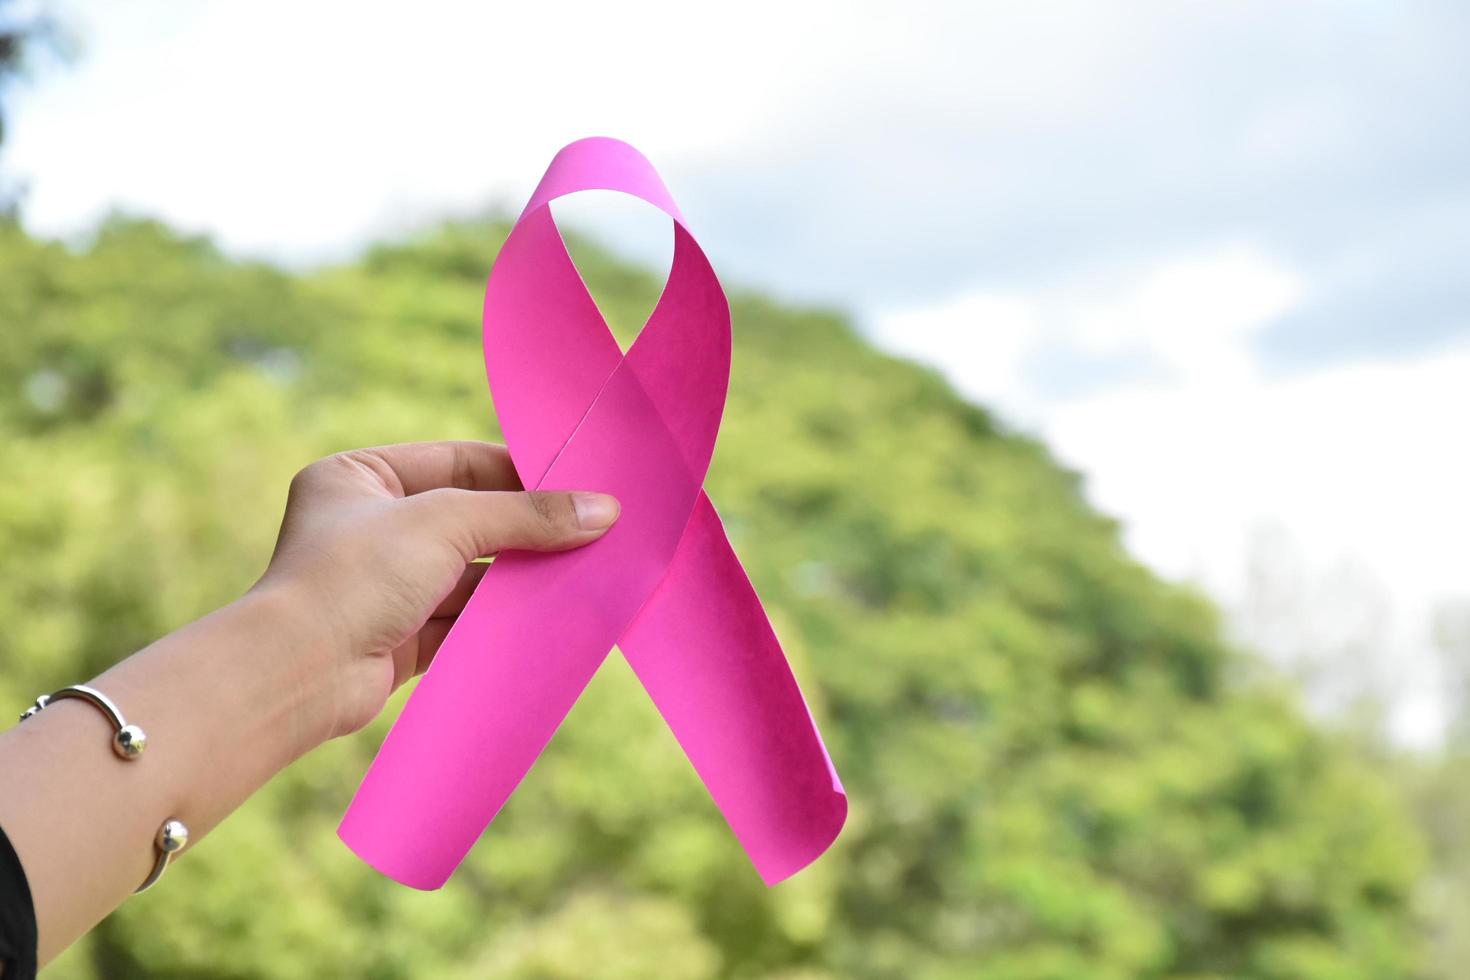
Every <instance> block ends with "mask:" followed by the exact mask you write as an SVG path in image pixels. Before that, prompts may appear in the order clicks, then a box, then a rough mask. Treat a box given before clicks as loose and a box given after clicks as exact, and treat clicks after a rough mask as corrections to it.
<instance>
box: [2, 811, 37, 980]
mask: <svg viewBox="0 0 1470 980" xmlns="http://www.w3.org/2000/svg"><path fill="white" fill-rule="evenodd" d="M0 963H3V964H4V965H5V971H4V973H3V974H0V976H3V977H4V978H5V980H33V978H34V977H35V975H36V909H35V906H34V905H32V904H31V886H30V885H29V884H28V883H27V882H26V872H25V868H22V867H21V866H20V858H19V857H17V856H16V854H15V848H13V847H11V846H10V838H9V837H6V836H5V830H4V829H3V828H0Z"/></svg>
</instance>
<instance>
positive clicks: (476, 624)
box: [338, 138, 847, 888]
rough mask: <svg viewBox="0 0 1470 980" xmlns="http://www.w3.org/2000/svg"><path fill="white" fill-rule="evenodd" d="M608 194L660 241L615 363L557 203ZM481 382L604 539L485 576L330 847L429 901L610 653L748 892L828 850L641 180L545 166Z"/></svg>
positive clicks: (511, 561) (827, 777)
mask: <svg viewBox="0 0 1470 980" xmlns="http://www.w3.org/2000/svg"><path fill="white" fill-rule="evenodd" d="M591 189H605V190H615V191H621V192H623V193H626V194H631V195H632V196H634V197H638V198H641V199H642V200H644V201H646V202H648V203H649V204H652V205H653V206H655V207H657V208H659V209H661V210H662V211H664V212H665V213H667V214H668V215H669V216H670V217H671V218H672V219H673V222H674V258H673V264H672V268H671V269H670V272H669V279H668V283H667V284H666V285H665V287H664V291H663V294H662V296H661V297H660V298H659V301H658V305H657V306H656V307H655V308H654V311H653V313H652V314H651V315H650V316H649V318H648V322H647V323H646V324H645V325H644V328H643V331H642V333H640V334H639V336H638V339H637V340H636V341H635V342H634V343H633V345H632V347H631V348H630V349H629V350H628V352H627V354H626V355H625V354H624V353H623V352H622V350H621V349H620V348H619V347H618V344H617V341H616V340H615V339H614V338H613V336H612V334H611V333H610V332H609V331H608V329H607V325H606V323H605V322H604V320H603V318H602V315H601V313H600V312H599V311H598V309H597V306H596V304H595V303H594V302H593V300H592V297H591V296H590V295H589V294H588V292H587V288H586V286H585V285H584V283H583V282H582V279H581V276H580V275H579V274H578V272H577V270H576V267H575V266H574V265H573V264H572V260H571V258H570V256H569V255H568V254H567V251H566V247H565V245H564V244H563V242H562V239H561V234H560V232H559V231H558V230H557V227H556V223H555V221H554V220H553V219H552V215H551V210H550V207H549V204H550V202H551V201H552V200H554V199H556V198H558V197H562V196H564V195H567V194H572V193H575V192H577V191H582V190H591ZM484 339H485V362H486V369H487V373H488V375H489V380H490V387H491V391H492V393H493V395H494V399H495V404H496V411H497V415H498V417H499V419H500V423H501V427H502V429H503V431H504V432H505V438H506V444H507V445H508V446H509V448H510V452H511V456H512V459H513V460H514V461H515V465H516V469H517V471H518V472H519V473H520V476H521V479H522V482H523V483H524V484H525V485H526V486H527V487H534V488H538V489H544V490H581V489H591V490H601V491H605V492H608V493H612V494H614V495H616V496H617V497H618V499H619V500H620V502H621V503H622V513H621V516H620V517H619V519H618V522H617V524H615V525H614V526H613V528H612V529H611V530H610V531H608V533H607V534H606V535H604V536H603V537H602V538H601V539H600V540H598V541H596V542H594V543H593V544H591V545H588V546H587V547H585V548H581V549H578V550H576V551H571V552H565V553H561V554H550V555H548V554H532V553H529V552H506V553H504V554H502V555H500V556H499V557H498V558H497V559H496V561H495V563H494V564H493V565H492V566H491V567H490V569H489V571H488V572H487V573H486V575H485V577H484V579H483V580H482V581H481V583H480V585H479V587H478V588H477V589H476V590H475V593H474V595H473V596H472V597H471V599H470V601H469V603H468V604H467V605H466V606H465V609H464V612H463V613H461V614H460V617H459V619H458V620H457V621H456V622H455V624H454V628H453V629H452V630H451V631H450V633H449V635H448V637H446V638H445V640H444V643H443V645H442V646H441V647H440V650H439V653H438V655H437V656H436V657H435V660H434V663H433V665H432V666H431V667H430V669H429V670H428V672H427V673H426V674H425V675H424V677H423V678H422V679H421V680H420V681H419V684H418V687H417V689H416V690H415V691H414V693H413V695H412V696H411V697H410V698H409V700H408V703H407V704H406V705H405V706H404V709H403V713H402V714H401V715H400V716H399V718H398V721H397V722H396V723H395V724H394V726H393V729H392V730H391V731H390V732H389V734H388V738H387V739H386V740H385V741H384V743H383V746H382V748H381V749H380V750H379V752H378V756H377V758H376V759H375V760H374V761H373V764H372V766H371V767H370V768H369V770H368V773H367V775H366V776H365V777H364V779H363V782H362V785H361V786H360V787H359V788H358V791H357V794H356V796H355V797H354V798H353V800H352V803H351V805H350V806H349V807H348V809H347V813H346V814H345V815H344V817H343V818H342V823H341V826H340V827H339V828H338V834H339V835H340V836H341V838H342V840H343V841H344V842H346V844H347V846H348V847H350V848H351V849H352V850H353V851H354V852H356V853H357V855H358V856H359V857H361V858H362V859H363V860H365V861H367V862H368V863H369V864H371V865H372V866H373V867H375V868H377V869H378V870H380V871H382V872H383V873H384V874H386V875H388V876H389V877H391V878H394V879H396V880H397V881H400V882H402V883H404V884H407V885H411V886H413V887H416V888H437V887H439V886H440V885H442V884H443V883H444V882H445V881H446V880H448V878H449V876H450V874H452V873H453V871H454V869H455V868H456V867H457V866H458V865H459V863H460V861H461V860H463V858H464V856H465V854H467V853H468V851H469V849H470V847H471V846H472V845H473V844H474V842H475V840H476V839H477V838H478V837H479V836H480V834H481V833H482V832H483V831H484V829H485V828H486V827H487V826H488V825H489V823H490V822H491V821H492V820H493V819H494V818H495V815H496V814H497V813H498V812H499V810H500V808H501V807H502V806H503V805H504V804H505V801H506V800H507V799H508V798H509V797H510V795H511V793H512V792H513V791H514V790H515V787H516V786H517V785H518V784H519V783H520V781H521V779H522V778H523V777H524V776H525V774H526V772H527V771H528V770H529V769H530V767H531V765H532V764H533V763H534V762H535V761H536V758H537V757H538V756H539V755H540V753H541V751H542V750H543V749H544V748H545V746H546V743H547V742H548V741H549V740H550V739H551V736H552V735H553V734H554V733H555V731H556V729H557V727H558V726H559V725H560V724H561V722H562V719H563V718H565V717H566V714H567V712H568V711H569V710H571V707H572V705H573V704H574V703H575V702H576V700H577V698H578V697H579V696H580V695H581V693H582V690H583V689H584V688H585V687H586V685H587V682H588V681H589V680H591V678H592V675H593V674H594V673H595V672H596V670H597V668H598V666H599V665H600V664H601V663H602V661H603V658H604V657H606V656H607V653H608V651H609V650H610V649H611V648H612V646H613V645H614V644H616V645H617V646H618V647H619V649H620V650H621V651H622V653H623V655H624V657H626V658H627V660H628V662H629V664H630V665H631V666H632V668H633V670H634V672H635V674H636V675H637V676H638V679H639V681H640V682H641V683H642V684H643V687H644V689H645V690H647V692H648V694H649V696H650V697H651V698H652V699H653V701H654V704H655V705H656V706H657V707H658V710H659V712H660V713H661V714H662V716H663V718H664V720H665V722H666V723H667V724H668V726H669V728H670V729H671V730H672V731H673V733H674V735H675V737H676V738H677V739H678V741H679V744H680V746H681V747H682V748H683V750H684V752H685V754H686V755H687V756H688V757H689V760H690V762H691V763H692V764H693V765H694V768H695V770H696V771H697V772H698V773H699V776H700V778H701V779H702V780H703V781H704V784H705V786H706V787H707V788H708V789H709V791H710V795H711V796H712V797H713V798H714V800H715V803H716V804H717V805H718V806H719V808H720V810H721V812H722V813H723V814H724V816H725V819H726V820H727V821H728V822H729V824H730V827H731V829H732V830H733V831H734V833H735V835H736V837H737V838H738V839H739V840H740V842H741V844H742V845H743V846H744V848H745V850H746V853H747V854H748V855H749V856H750V859H751V861H752V862H753V863H754V865H755V867H756V869H757V871H759V873H760V875H761V877H762V879H763V880H764V881H765V882H766V883H767V884H775V883H776V882H778V881H781V880H782V879H784V878H786V877H788V876H790V875H792V874H794V873H795V872H797V871H799V870H801V869H802V868H803V867H805V866H806V865H807V864H809V863H811V862H812V861H813V860H815V859H816V858H817V857H818V856H819V855H820V854H821V853H822V852H823V851H824V850H826V848H827V847H828V846H829V845H830V844H831V843H832V841H833V840H835V839H836V837H837V834H838V832H839V831H840V830H841V828H842V824H843V821H844V820H845V819H846V815H847V798H846V796H845V794H844V792H843V789H842V784H841V782H840V781H839V780H838V778H837V773H836V771H835V770H834V769H833V767H832V762H831V759H830V758H829V757H828V755H827V750H826V748H825V747H824V746H823V744H822V739H821V735H820V734H819V733H818V731H817V728H816V724H815V723H814V722H813V720H812V717H811V713H810V712H809V711H808V709H807V706H806V702H805V701H804V699H803V698H802V695H801V691H800V690H799V688H798V687H797V685H796V681H795V679H794V678H793V677H792V674H791V669H790V667H789V666H788V664H787V662H786V657H785V655H784V654H783V653H782V652H781V647H780V644H779V643H778V641H777V639H776V635H775V633H774V632H773V631H772V629H771V625H770V622H769V620H768V619H767V618H766V614H765V611H764V609H763V608H762V607H761V603H760V600H759V599H758V598H757V596H756V594H755V590H754V589H753V588H752V587H751V585H750V581H749V579H748V578H747V577H746V575H745V572H744V570H743V569H742V568H741V567H740V562H739V560H738V559H737V558H736V557H735V553H734V551H733V550H732V549H731V547H730V544H729V541H728V540H727V539H726V537H725V532H724V527H723V525H722V524H721V523H720V519H719V516H718V515H717V514H716V513H715V509H714V506H713V505H712V504H711V503H710V501H709V498H708V497H707V496H705V494H704V491H703V484H704V478H705V473H706V471H707V470H708V468H709V462H710V456H711V454H712V453H713V451H714V443H715V436H716V434H717V432H718V430H719V425H720V417H721V414H722V413H723V411H724V405H725V393H726V388H727V385H728V382H729V375H730V312H729V304H728V302H727V301H726V298H725V293H724V290H723V289H721V287H720V283H719V280H718V279H717V278H716V277H715V273H714V270H713V269H712V268H711V267H710V264H709V262H708V260H707V259H706V258H705V255H704V252H703V251H702V250H701V249H700V247H699V244H698V242H697V241H695V239H694V236H693V235H691V234H690V233H689V231H688V229H687V228H686V227H685V226H684V222H683V218H682V216H681V215H680V213H679V210H678V207H677V206H676V205H675V204H674V201H673V199H672V198H671V197H670V196H669V193H668V190H667V189H666V188H665V187H664V184H663V182H662V181H661V180H660V179H659V177H658V174H657V173H656V172H655V171H654V169H653V167H652V165H651V164H649V162H648V161H647V160H646V159H645V158H644V157H643V156H642V155H641V154H640V153H639V152H638V151H637V150H635V149H633V148H632V147H631V146H628V145H627V144H626V143H622V142H619V141H617V140H612V139H605V138H593V139H585V140H580V141H578V142H576V143H573V144H571V145H570V146H567V147H565V148H564V149H563V150H562V151H561V152H560V153H558V154H557V156H556V158H555V159H554V160H553V161H552V163H551V166H550V167H549V168H548V169H547V171H546V175H545V176H544V177H543V178H542V180H541V183H540V185H539V186H538V187H537V188H536V191H535V193H534V194H533V195H532V197H531V200H530V203H529V204H527V206H526V210H525V211H524V212H522V214H521V216H520V219H519V220H518V221H517V222H516V225H515V228H514V229H513V230H512V231H511V234H510V237H509V238H508V239H507V240H506V242H505V245H504V247H503V248H502V249H501V251H500V255H499V257H498V258H497V259H496V261H495V266H494V269H493V270H492V272H491V274H490V281H489V283H488V285H487V286H486V290H485V311H484Z"/></svg>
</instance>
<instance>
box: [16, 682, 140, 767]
mask: <svg viewBox="0 0 1470 980" xmlns="http://www.w3.org/2000/svg"><path fill="white" fill-rule="evenodd" d="M66 698H75V699H77V700H79V701H86V702H87V703H88V704H90V705H92V706H94V707H95V708H97V710H99V711H101V712H102V713H103V714H104V715H106V716H107V720H108V721H110V722H112V751H113V753H114V754H115V755H116V756H117V757H118V758H119V759H125V760H127V761H128V762H132V761H133V760H134V759H137V758H138V757H139V756H141V755H142V754H143V750H144V749H145V748H147V747H148V733H147V732H145V731H143V729H141V728H139V727H138V726H137V725H129V724H128V723H127V721H125V720H124V719H123V716H122V712H121V711H119V710H117V705H115V704H113V703H112V699H111V698H109V697H108V696H107V695H105V694H103V693H102V692H101V691H99V690H97V689H96V688H95V687H87V686H86V685H85V684H73V685H71V686H70V687H63V688H62V689H61V690H59V691H53V692H51V693H50V694H43V695H41V696H40V697H38V698H36V703H35V704H33V705H31V706H30V707H29V708H27V709H26V710H25V711H22V712H21V714H20V720H21V721H25V720H26V719H27V718H29V717H31V716H32V715H34V714H35V713H36V712H38V711H40V710H41V709H42V708H44V707H46V705H48V704H50V703H51V702H52V701H62V700H65V699H66Z"/></svg>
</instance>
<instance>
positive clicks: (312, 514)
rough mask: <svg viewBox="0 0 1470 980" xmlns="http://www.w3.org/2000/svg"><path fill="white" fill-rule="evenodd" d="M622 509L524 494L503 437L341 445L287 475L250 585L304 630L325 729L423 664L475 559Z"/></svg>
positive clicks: (335, 728) (602, 526) (582, 534)
mask: <svg viewBox="0 0 1470 980" xmlns="http://www.w3.org/2000/svg"><path fill="white" fill-rule="evenodd" d="M617 517H618V502H617V500H616V499H614V498H613V497H610V496H608V495H606V494H599V493H580V492H579V493H544V492H526V491H523V490H522V489H521V484H520V480H519V479H518V477H517V476H516V471H515V467H514V466H512V465H511V461H510V456H509V454H508V453H507V452H506V450H505V448H504V447H503V446H496V445H491V444H489V443H480V442H430V443H409V444H404V445H398V446H381V447H378V448H375V449H358V450H354V451H351V452H345V453H338V454H337V455H335V456H329V457H327V458H326V459H322V460H318V461H317V462H315V463H312V464H311V465H310V466H308V467H306V469H304V470H302V471H301V472H300V473H298V474H297V475H296V478H295V479H294V480H292V482H291V491H290V495H289V496H288V498H287V501H286V515H285V519H284V520H283V521H282V523H281V533H280V537H279V539H278V541H277V543H276V550H275V554H274V555H273V556H272V558H271V562H270V567H269V568H268V569H267V570H266V572H265V575H264V576H263V577H262V578H261V580H260V582H259V583H258V584H257V585H256V586H255V588H254V589H252V590H251V591H252V592H253V593H264V594H272V595H276V596H281V597H284V598H285V601H286V604H287V605H288V607H289V608H291V609H293V610H294V611H295V613H296V615H297V616H298V617H299V619H300V622H301V624H302V628H303V629H304V631H305V632H306V634H307V635H308V636H310V637H311V642H310V643H308V644H307V649H308V651H309V652H308V654H307V656H309V657H310V658H312V659H313V660H314V661H315V662H314V663H313V664H311V665H310V666H309V669H310V670H311V671H313V672H316V674H317V676H316V677H314V681H316V682H318V683H314V684H313V686H314V687H318V689H324V690H325V691H327V692H328V695H329V696H328V698H327V703H325V704H323V705H322V706H321V710H323V711H324V712H326V713H328V714H329V715H330V719H329V720H324V721H325V724H324V725H323V729H322V730H323V734H324V736H325V737H326V738H332V737H335V736H337V735H343V734H346V733H348V732H352V731H356V730H357V729H359V728H361V727H362V726H364V725H366V724H367V723H368V722H370V721H371V720H372V719H373V718H374V717H376V716H377V714H378V712H379V711H381V710H382V708H383V704H384V702H385V701H386V700H387V698H388V695H389V694H391V693H392V692H393V691H394V690H395V689H396V688H397V687H398V686H399V685H400V684H402V683H403V682H404V681H406V680H408V679H409V678H410V677H413V676H414V675H416V674H419V673H422V672H423V671H424V670H425V669H427V667H428V666H429V662H430V661H431V660H432V659H433V657H434V653H435V651H437V650H438V649H439V644H440V643H441V642H442V641H443V640H444V636H445V634H447V633H448V632H449V628H450V626H452V625H453V623H454V618H455V616H457V615H458V614H459V612H460V610H461V609H463V608H464V604H465V602H466V600H468V598H469V596H470V593H471V592H473V591H474V588H475V586H476V585H477V584H478V583H479V581H480V579H481V577H482V576H483V575H484V574H485V570H486V569H487V568H488V567H489V566H488V565H487V564H485V563H482V562H475V561H474V559H476V558H480V557H485V556H489V555H494V554H496V553H497V552H499V551H502V550H504V549H507V548H514V549H523V550H530V551H561V550H565V549H568V548H576V547H579V546H581V545H585V544H588V543H590V542H592V541H595V540H597V539H598V538H599V537H601V536H602V535H603V533H604V532H605V531H606V530H607V529H608V527H610V526H611V525H612V523H613V522H614V521H615V520H617ZM320 682H325V687H324V688H322V687H321V684H320Z"/></svg>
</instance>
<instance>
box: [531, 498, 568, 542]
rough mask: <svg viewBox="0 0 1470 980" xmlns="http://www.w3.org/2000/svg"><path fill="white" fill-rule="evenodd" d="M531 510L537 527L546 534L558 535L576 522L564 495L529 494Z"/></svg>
mask: <svg viewBox="0 0 1470 980" xmlns="http://www.w3.org/2000/svg"><path fill="white" fill-rule="evenodd" d="M526 496H528V497H529V498H530V500H531V508H532V510H533V511H534V513H535V515H536V520H537V523H538V525H539V526H540V528H541V529H542V530H543V531H546V532H548V533H552V534H555V533H559V532H561V531H563V530H565V529H566V528H568V527H571V526H573V525H574V524H575V523H576V522H575V521H574V520H573V517H572V503H571V499H570V498H569V497H568V496H567V495H566V494H564V493H539V492H538V493H529V494H527V495H526Z"/></svg>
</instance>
